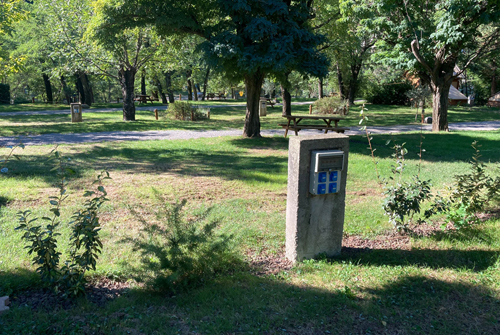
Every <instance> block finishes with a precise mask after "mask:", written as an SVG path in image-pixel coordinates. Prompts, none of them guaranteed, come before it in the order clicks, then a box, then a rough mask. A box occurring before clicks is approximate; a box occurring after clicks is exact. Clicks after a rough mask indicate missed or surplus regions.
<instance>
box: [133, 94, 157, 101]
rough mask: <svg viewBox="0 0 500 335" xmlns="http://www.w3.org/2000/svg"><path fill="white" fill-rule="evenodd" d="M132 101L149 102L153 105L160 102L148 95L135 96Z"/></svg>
mask: <svg viewBox="0 0 500 335" xmlns="http://www.w3.org/2000/svg"><path fill="white" fill-rule="evenodd" d="M134 101H138V102H139V103H147V102H148V101H150V102H151V103H153V101H160V100H159V99H158V98H157V97H156V98H155V97H152V96H150V95H146V94H137V95H136V96H135V99H134Z"/></svg>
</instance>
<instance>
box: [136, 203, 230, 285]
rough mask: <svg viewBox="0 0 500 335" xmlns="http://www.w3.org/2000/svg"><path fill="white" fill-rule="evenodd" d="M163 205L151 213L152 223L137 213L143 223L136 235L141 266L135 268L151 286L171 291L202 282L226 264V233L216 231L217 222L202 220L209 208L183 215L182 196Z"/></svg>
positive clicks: (227, 241) (227, 238) (204, 218)
mask: <svg viewBox="0 0 500 335" xmlns="http://www.w3.org/2000/svg"><path fill="white" fill-rule="evenodd" d="M160 200H162V201H163V202H164V204H163V206H162V207H161V208H160V209H159V210H158V211H157V212H156V213H155V214H156V219H157V222H156V223H150V222H149V221H148V220H147V219H145V218H144V217H142V216H140V215H137V213H135V212H134V213H135V214H136V216H137V217H138V219H139V220H140V221H141V222H142V224H143V225H144V229H143V231H142V232H141V236H140V238H139V239H134V240H132V241H133V243H134V245H135V250H141V253H142V263H143V264H144V266H145V269H144V270H142V271H141V270H139V269H136V270H137V271H138V272H139V273H141V274H142V275H143V276H144V278H139V280H144V279H145V280H146V281H147V282H148V283H149V285H150V286H151V287H152V288H154V289H159V290H162V291H165V290H167V291H172V290H178V289H182V288H187V287H190V286H196V285H199V284H201V283H203V282H204V281H205V280H207V279H208V278H210V277H212V276H214V275H215V274H216V273H217V272H219V271H222V270H224V269H225V268H226V267H227V264H228V261H229V259H228V257H229V255H228V252H227V250H228V243H229V240H230V236H225V235H216V233H215V229H216V228H217V224H218V222H216V221H210V222H206V218H207V216H208V214H209V212H210V210H208V211H205V212H204V213H202V214H201V215H198V216H196V217H194V218H190V219H187V218H186V217H185V215H184V213H183V208H184V206H185V205H186V200H183V201H181V202H180V203H179V202H176V203H174V204H168V203H166V202H165V201H164V200H163V199H160Z"/></svg>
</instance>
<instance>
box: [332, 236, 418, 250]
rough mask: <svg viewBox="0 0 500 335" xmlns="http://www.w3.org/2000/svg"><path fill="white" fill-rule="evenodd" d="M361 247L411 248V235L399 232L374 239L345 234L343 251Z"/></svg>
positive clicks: (366, 248)
mask: <svg viewBox="0 0 500 335" xmlns="http://www.w3.org/2000/svg"><path fill="white" fill-rule="evenodd" d="M359 249H365V250H370V249H393V250H396V249H398V250H410V249H411V243H410V237H409V236H405V235H400V234H398V233H391V234H387V235H382V236H377V237H376V238H374V239H365V238H362V237H360V236H357V235H345V236H344V238H343V240H342V253H344V252H350V251H352V250H359Z"/></svg>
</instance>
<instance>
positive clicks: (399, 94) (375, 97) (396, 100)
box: [364, 79, 413, 105]
mask: <svg viewBox="0 0 500 335" xmlns="http://www.w3.org/2000/svg"><path fill="white" fill-rule="evenodd" d="M412 88H413V87H412V85H411V84H410V83H409V82H408V81H404V82H401V80H399V79H398V80H397V81H393V82H388V83H384V84H381V85H379V84H372V85H370V86H369V87H368V88H367V89H366V90H365V92H364V93H365V99H366V100H367V101H368V102H370V103H373V104H377V105H406V104H407V103H408V101H409V99H408V97H407V96H406V92H408V91H409V90H411V89H412Z"/></svg>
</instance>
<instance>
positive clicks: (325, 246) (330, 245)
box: [286, 133, 349, 262]
mask: <svg viewBox="0 0 500 335" xmlns="http://www.w3.org/2000/svg"><path fill="white" fill-rule="evenodd" d="M313 150H341V151H343V152H344V167H343V169H342V171H341V173H340V185H339V187H338V193H333V194H324V195H313V194H311V193H309V180H310V170H311V166H310V165H311V152H312V151H313ZM348 155H349V137H348V136H346V135H341V134H336V133H335V134H327V135H319V136H295V137H291V138H290V142H289V150H288V195H287V207H286V257H287V258H288V259H289V260H291V261H293V262H296V261H302V260H304V259H309V258H313V257H314V256H316V255H317V254H319V253H325V254H326V255H327V256H335V255H338V254H340V249H341V247H342V235H343V228H344V212H345V185H346V179H347V167H348Z"/></svg>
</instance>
